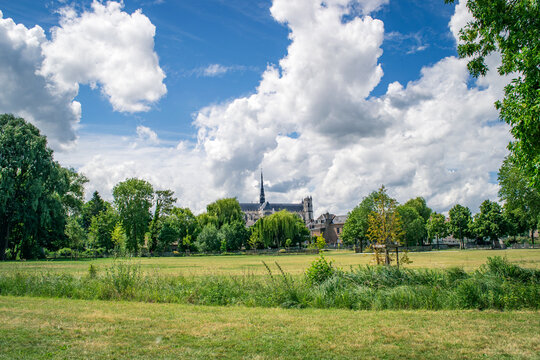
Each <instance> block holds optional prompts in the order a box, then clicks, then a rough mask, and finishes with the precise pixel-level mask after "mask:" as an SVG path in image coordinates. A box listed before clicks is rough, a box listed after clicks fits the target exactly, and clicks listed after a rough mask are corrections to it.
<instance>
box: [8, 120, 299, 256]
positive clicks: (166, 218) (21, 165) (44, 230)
mask: <svg viewBox="0 0 540 360" xmlns="http://www.w3.org/2000/svg"><path fill="white" fill-rule="evenodd" d="M0 171H1V172H0V256H1V258H2V259H6V258H13V259H16V258H20V259H23V258H25V259H27V258H39V257H43V256H44V255H45V252H46V251H59V250H62V249H64V250H66V249H70V250H73V251H77V252H83V251H87V252H89V253H95V252H101V251H107V252H112V251H122V252H128V253H132V254H136V253H139V252H141V251H148V252H151V253H156V252H157V253H159V252H168V251H171V249H172V246H173V244H174V245H175V247H176V248H177V249H178V251H204V252H217V251H231V250H233V251H234V250H239V249H241V248H243V247H246V248H268V247H274V248H276V247H284V246H291V245H296V244H299V243H302V242H304V241H306V240H309V231H308V229H307V228H306V227H305V225H304V223H303V221H302V220H301V219H300V217H298V216H296V215H293V214H291V213H288V212H286V211H282V212H278V213H276V214H272V215H271V216H268V217H266V218H264V219H261V220H259V221H258V222H257V223H255V225H254V226H253V227H251V228H246V227H245V222H244V218H243V213H242V210H241V208H240V204H239V203H238V201H237V200H236V199H233V198H230V199H220V200H217V201H215V202H213V203H211V204H209V205H208V206H207V211H206V212H205V213H203V214H200V215H198V216H195V215H194V214H193V213H192V212H191V210H190V209H188V208H181V207H177V206H175V203H176V202H177V199H176V198H175V197H174V192H173V191H171V190H155V189H154V187H153V186H152V184H150V183H149V182H147V181H145V180H141V179H135V178H132V179H127V180H125V181H122V182H120V183H118V184H117V185H116V186H115V187H114V188H113V191H112V195H113V201H112V203H110V202H107V201H105V200H104V199H102V197H101V196H100V194H99V193H98V192H97V191H96V192H94V194H93V196H92V198H91V199H90V200H89V201H88V202H86V203H85V202H84V185H85V184H86V183H87V182H88V180H87V179H86V178H85V177H84V176H83V175H81V174H78V173H77V172H76V171H74V170H73V169H65V168H63V167H61V166H60V165H59V164H58V163H57V162H55V161H54V159H53V152H52V150H51V149H49V148H48V147H47V140H46V138H45V137H44V136H42V135H41V134H40V133H39V130H38V129H37V128H36V127H35V126H33V125H31V124H29V123H27V122H26V121H24V120H23V119H21V118H15V117H14V116H12V115H7V114H4V115H0ZM64 253H65V251H64Z"/></svg>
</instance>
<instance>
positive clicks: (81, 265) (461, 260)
mask: <svg viewBox="0 0 540 360" xmlns="http://www.w3.org/2000/svg"><path fill="white" fill-rule="evenodd" d="M325 256H326V257H327V258H328V259H330V260H333V261H334V262H335V265H337V266H338V267H341V268H343V269H345V270H348V269H349V267H351V266H358V265H365V264H369V263H370V262H371V261H372V258H373V256H372V255H371V254H366V253H363V254H355V253H353V252H351V251H330V252H327V253H326V255H325ZM492 256H502V257H506V258H507V259H508V260H509V261H510V262H512V263H515V264H517V265H519V266H522V267H529V268H540V249H523V250H443V251H429V252H418V253H409V258H410V259H411V260H412V261H413V262H412V263H411V264H408V265H407V267H411V268H448V267H453V266H458V267H462V268H463V269H465V270H467V271H471V270H474V269H477V268H478V267H479V266H480V265H482V264H484V263H485V262H486V259H487V258H488V257H492ZM316 257H317V255H305V254H302V255H226V256H189V257H161V258H160V257H153V258H136V259H134V261H135V262H136V263H138V264H140V265H141V269H142V270H143V271H145V272H157V273H159V274H160V275H179V274H182V275H184V276H193V275H194V276H204V275H245V274H266V268H265V267H264V265H263V261H264V262H266V263H267V264H273V263H274V262H278V263H279V264H280V265H281V267H282V268H283V270H285V271H286V272H287V273H289V274H293V275H295V274H296V275H297V274H301V273H303V272H304V271H305V269H306V268H307V267H308V266H309V265H310V263H311V262H312V261H313V260H314V259H315V258H316ZM113 261H114V259H112V258H106V259H85V260H48V261H47V260H37V261H18V262H15V261H8V262H0V275H1V274H2V273H6V272H7V273H12V272H16V271H18V272H36V271H39V272H42V271H46V272H61V273H76V274H83V273H85V272H87V271H88V267H89V266H90V264H94V265H95V266H97V267H98V268H101V269H105V268H107V267H109V266H110V265H111V263H112V262H113Z"/></svg>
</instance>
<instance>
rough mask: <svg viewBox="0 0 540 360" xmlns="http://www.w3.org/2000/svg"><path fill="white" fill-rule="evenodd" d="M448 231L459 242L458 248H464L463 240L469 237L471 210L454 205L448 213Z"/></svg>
mask: <svg viewBox="0 0 540 360" xmlns="http://www.w3.org/2000/svg"><path fill="white" fill-rule="evenodd" d="M448 216H449V220H448V231H449V233H450V234H452V236H453V237H454V238H456V239H458V240H459V248H460V249H464V248H465V238H468V237H470V236H471V222H472V217H471V210H469V208H468V207H465V206H462V205H460V204H456V205H454V207H452V208H451V209H450V211H449V212H448Z"/></svg>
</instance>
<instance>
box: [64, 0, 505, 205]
mask: <svg viewBox="0 0 540 360" xmlns="http://www.w3.org/2000/svg"><path fill="white" fill-rule="evenodd" d="M384 3H385V2H384V1H349V0H329V1H325V2H323V3H321V2H317V1H311V0H298V1H288V0H274V2H273V5H272V8H271V13H272V15H273V16H274V18H275V19H276V20H277V21H280V22H282V23H284V24H287V26H288V27H289V29H290V34H289V37H290V39H291V43H290V45H289V47H288V51H287V55H286V56H285V57H284V58H283V59H281V61H280V62H279V64H277V65H270V66H269V67H268V68H267V69H266V71H265V72H264V74H263V76H262V78H261V81H260V83H259V85H258V87H257V89H256V90H255V92H254V93H253V94H252V95H250V96H247V97H240V98H237V99H234V100H232V101H230V102H226V103H223V104H219V105H212V106H208V107H206V108H204V109H201V110H200V111H199V112H198V114H197V115H196V118H195V121H194V124H195V125H196V126H197V127H198V132H197V142H196V143H195V144H191V143H186V142H183V143H180V144H178V146H176V147H168V146H165V145H162V144H158V145H157V146H156V145H153V146H152V145H151V144H148V143H144V144H142V145H140V146H138V147H137V148H136V149H134V150H123V149H124V147H123V146H124V145H122V142H124V143H129V144H130V143H132V142H133V141H135V140H134V139H123V140H122V139H116V138H111V139H109V140H107V141H106V143H107V144H110V146H111V149H108V148H107V146H106V148H105V149H103V150H96V149H98V147H97V146H95V145H94V144H92V143H91V141H90V140H88V141H86V142H85V143H84V144H83V145H82V148H81V150H80V152H82V154H81V156H82V157H81V159H82V160H84V161H82V160H81V161H82V163H81V164H82V166H81V168H80V169H81V171H82V172H84V173H85V174H87V175H88V176H89V177H90V179H91V180H92V184H97V185H98V188H99V189H103V191H110V189H111V188H112V186H113V185H114V183H115V182H117V181H120V180H123V179H124V178H126V177H129V176H141V177H144V178H146V179H148V180H150V181H152V182H153V183H154V184H156V185H158V186H161V187H167V188H172V189H174V190H176V191H177V194H178V196H179V198H180V203H181V204H182V205H183V206H185V205H187V206H191V207H193V209H195V210H196V211H200V210H202V209H204V205H205V204H206V203H208V202H210V201H213V200H215V199H216V198H218V197H220V196H237V197H238V198H239V200H241V201H254V200H256V199H257V195H258V179H259V168H261V167H262V168H264V172H265V173H264V174H265V179H266V181H267V185H268V186H267V191H268V193H267V199H268V200H269V201H270V202H272V201H273V202H281V201H300V200H301V198H302V197H303V196H306V195H308V194H311V195H312V196H313V199H314V203H315V204H314V205H315V211H316V212H317V213H319V212H322V211H327V210H328V211H332V212H336V213H346V212H347V211H349V210H350V209H352V208H353V207H354V206H355V205H357V204H358V203H359V202H360V201H361V200H362V198H363V197H364V196H366V195H368V194H369V192H371V191H373V190H376V189H377V188H378V187H379V186H380V185H381V184H385V185H387V187H388V189H389V192H390V194H391V195H392V196H395V197H396V198H397V199H398V200H399V201H402V202H403V201H406V200H408V199H409V198H411V197H415V196H424V197H425V198H426V199H427V201H428V205H429V206H431V207H433V208H434V209H435V210H437V211H447V210H448V209H449V208H450V207H451V206H453V205H454V204H455V203H461V204H463V205H467V206H469V207H471V208H472V210H473V211H476V209H477V207H478V205H479V204H480V203H481V201H483V200H484V199H486V198H491V199H495V198H496V196H497V185H495V184H492V183H491V182H490V173H493V172H494V171H497V169H498V168H499V165H500V163H501V161H502V159H503V158H504V156H505V155H506V149H505V146H506V144H507V142H508V140H509V137H510V135H509V133H508V127H507V126H506V125H505V124H503V123H498V122H496V121H495V120H496V119H497V112H496V110H495V108H494V106H493V102H494V101H495V100H496V99H497V98H500V96H501V91H502V88H503V86H504V79H501V78H499V77H498V76H496V75H489V76H487V77H486V78H484V79H481V80H479V81H477V82H476V83H473V84H470V81H469V80H470V79H469V75H468V72H467V68H466V64H467V62H466V60H463V59H457V58H455V57H447V58H444V59H441V60H440V61H439V62H437V63H435V64H434V65H431V66H426V67H425V68H423V69H422V71H421V76H420V77H419V79H417V80H416V81H411V82H409V83H408V84H400V83H398V82H394V83H391V84H390V85H389V86H388V89H387V92H386V94H385V95H383V96H380V97H373V96H370V93H371V91H372V90H373V89H374V88H375V86H377V84H378V83H379V81H380V79H381V77H382V76H383V71H382V70H383V69H382V68H381V66H380V65H379V64H378V59H379V57H380V55H381V44H382V41H383V40H384V26H383V23H382V22H381V21H379V20H376V19H373V18H372V17H371V16H370V15H369V14H370V11H372V10H373V9H377V8H378V7H379V6H381V5H383V4H384ZM461 11H462V5H458V7H457V8H456V15H454V17H453V18H452V21H451V24H458V23H460V22H459V21H458V17H459V18H464V17H465V15H464V14H463V13H462V12H461ZM460 21H461V20H460ZM451 26H453V25H451ZM455 26H457V25H455ZM454 34H455V31H454ZM489 61H491V62H493V64H494V65H496V63H497V58H496V57H491V58H490V59H489ZM144 131H145V133H146V132H150V131H152V130H150V129H148V131H147V130H144ZM156 138H157V135H156ZM100 141H102V140H100ZM110 154H112V155H110ZM73 158H75V159H79V158H78V157H77V155H73ZM133 159H136V161H135V160H133ZM99 186H101V187H99Z"/></svg>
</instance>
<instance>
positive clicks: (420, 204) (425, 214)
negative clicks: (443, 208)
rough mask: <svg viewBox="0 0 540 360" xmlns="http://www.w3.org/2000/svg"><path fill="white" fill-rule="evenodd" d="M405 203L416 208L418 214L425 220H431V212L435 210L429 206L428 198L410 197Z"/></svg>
mask: <svg viewBox="0 0 540 360" xmlns="http://www.w3.org/2000/svg"><path fill="white" fill-rule="evenodd" d="M404 205H405V206H408V207H411V208H413V209H415V210H416V212H417V213H418V215H420V216H421V217H422V218H423V219H424V221H425V222H427V221H428V220H429V217H430V215H431V213H432V212H433V210H431V209H430V208H429V207H428V206H427V204H426V199H424V198H423V197H417V198H414V199H410V200H408V201H407V202H406V203H405V204H404Z"/></svg>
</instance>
